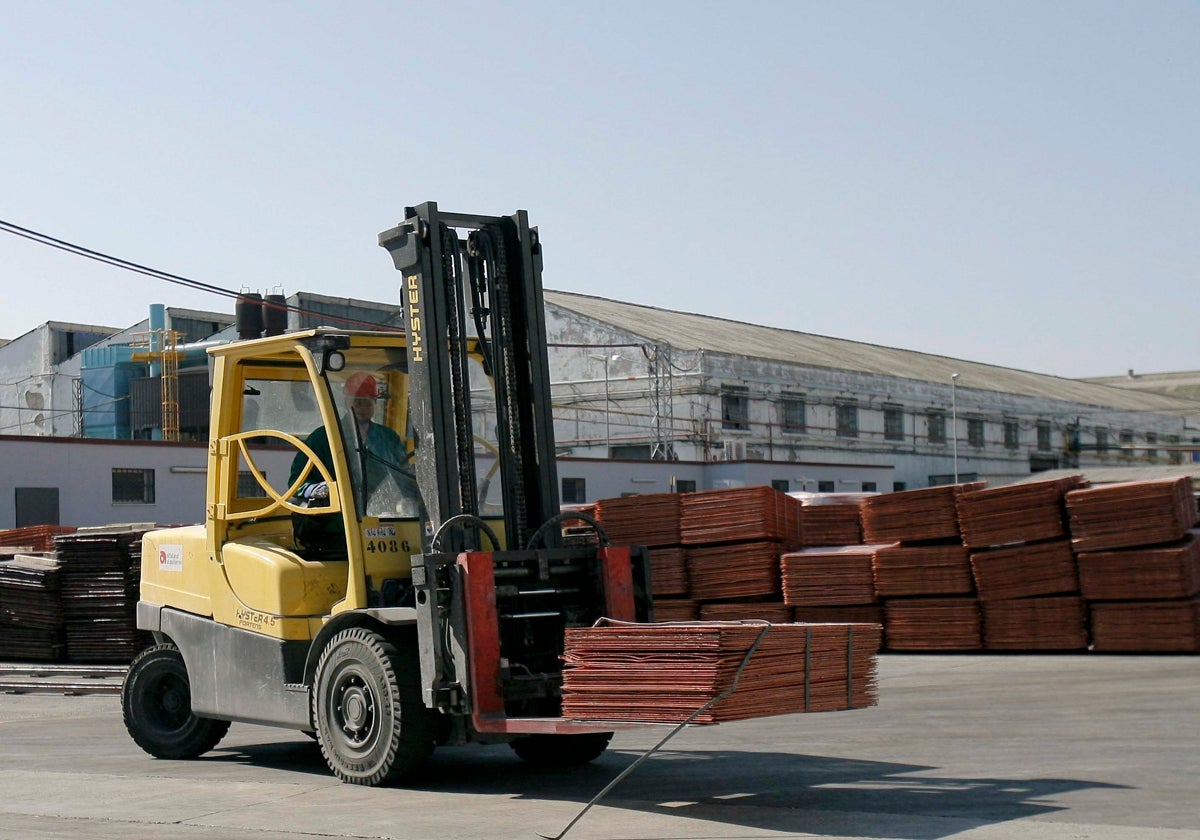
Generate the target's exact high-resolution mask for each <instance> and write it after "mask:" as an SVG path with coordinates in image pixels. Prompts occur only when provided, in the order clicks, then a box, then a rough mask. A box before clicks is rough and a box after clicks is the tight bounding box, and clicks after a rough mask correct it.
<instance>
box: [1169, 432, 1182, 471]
mask: <svg viewBox="0 0 1200 840" xmlns="http://www.w3.org/2000/svg"><path fill="white" fill-rule="evenodd" d="M1167 443H1168V444H1169V445H1170V446H1171V449H1170V450H1169V451H1168V452H1167V458H1168V459H1170V461H1171V463H1172V464H1182V463H1183V458H1182V456H1181V453H1180V451H1179V450H1178V449H1177V448H1176V447H1178V446H1179V435H1167Z"/></svg>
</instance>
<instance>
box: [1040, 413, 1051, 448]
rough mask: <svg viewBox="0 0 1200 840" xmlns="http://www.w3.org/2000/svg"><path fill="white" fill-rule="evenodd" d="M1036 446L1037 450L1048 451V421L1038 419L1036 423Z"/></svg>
mask: <svg viewBox="0 0 1200 840" xmlns="http://www.w3.org/2000/svg"><path fill="white" fill-rule="evenodd" d="M1037 448H1038V452H1049V451H1050V449H1051V448H1052V447H1051V444H1050V421H1049V420H1039V421H1038V424H1037Z"/></svg>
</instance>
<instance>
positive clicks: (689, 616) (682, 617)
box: [654, 597, 700, 621]
mask: <svg viewBox="0 0 1200 840" xmlns="http://www.w3.org/2000/svg"><path fill="white" fill-rule="evenodd" d="M699 617H700V605H699V604H698V603H697V602H695V601H693V600H692V599H691V598H659V597H655V598H654V620H655V621H695V620H696V619H698V618H699Z"/></svg>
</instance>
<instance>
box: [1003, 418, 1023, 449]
mask: <svg viewBox="0 0 1200 840" xmlns="http://www.w3.org/2000/svg"><path fill="white" fill-rule="evenodd" d="M1020 445H1021V427H1020V426H1019V425H1018V424H1017V421H1016V420H1014V419H1013V418H1011V417H1006V418H1004V448H1005V449H1016V448H1017V447H1018V446H1020Z"/></svg>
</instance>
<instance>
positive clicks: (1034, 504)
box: [957, 476, 1087, 548]
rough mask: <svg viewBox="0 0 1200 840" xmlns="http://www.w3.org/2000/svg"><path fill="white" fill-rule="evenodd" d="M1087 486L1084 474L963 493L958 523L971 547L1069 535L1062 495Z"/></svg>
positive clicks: (966, 542) (959, 500)
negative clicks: (1065, 522)
mask: <svg viewBox="0 0 1200 840" xmlns="http://www.w3.org/2000/svg"><path fill="white" fill-rule="evenodd" d="M1085 486H1087V482H1085V481H1084V480H1083V477H1082V476H1068V477H1066V478H1059V479H1054V480H1050V481H1031V482H1029V483H1026V484H1012V485H1009V486H1007V487H993V488H987V489H982V490H974V491H971V492H968V493H962V494H961V495H959V497H958V502H957V505H958V524H959V527H960V528H961V529H962V540H963V543H964V544H965V545H967V546H969V547H971V548H982V547H985V546H989V545H1005V544H1008V543H1019V542H1033V541H1035V540H1052V539H1058V538H1060V537H1064V536H1066V533H1067V531H1066V526H1065V524H1064V518H1065V509H1064V505H1063V497H1064V496H1066V494H1067V493H1068V492H1070V491H1071V490H1075V489H1078V488H1080V487H1085Z"/></svg>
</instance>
